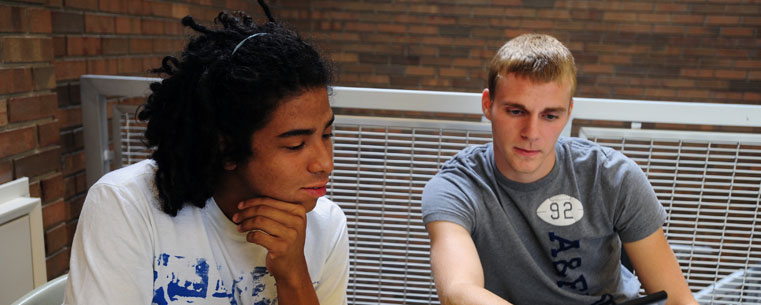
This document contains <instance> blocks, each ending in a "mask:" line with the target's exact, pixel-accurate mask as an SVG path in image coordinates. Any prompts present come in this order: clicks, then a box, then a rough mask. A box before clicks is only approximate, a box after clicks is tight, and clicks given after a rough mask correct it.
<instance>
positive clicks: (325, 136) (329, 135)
mask: <svg viewBox="0 0 761 305" xmlns="http://www.w3.org/2000/svg"><path fill="white" fill-rule="evenodd" d="M332 137H333V133H332V132H331V133H326V134H323V135H322V138H323V139H330V138H332Z"/></svg>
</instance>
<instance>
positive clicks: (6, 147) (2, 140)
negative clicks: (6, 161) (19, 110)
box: [0, 126, 37, 158]
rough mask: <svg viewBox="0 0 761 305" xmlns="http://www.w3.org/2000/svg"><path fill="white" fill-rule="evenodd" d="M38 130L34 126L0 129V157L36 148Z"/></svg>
mask: <svg viewBox="0 0 761 305" xmlns="http://www.w3.org/2000/svg"><path fill="white" fill-rule="evenodd" d="M36 131H37V130H36V129H35V128H34V127H33V126H32V127H22V128H17V129H11V130H3V131H0V158H3V157H6V156H10V155H15V154H18V153H21V152H25V151H29V150H32V149H34V147H36V146H37V134H36Z"/></svg>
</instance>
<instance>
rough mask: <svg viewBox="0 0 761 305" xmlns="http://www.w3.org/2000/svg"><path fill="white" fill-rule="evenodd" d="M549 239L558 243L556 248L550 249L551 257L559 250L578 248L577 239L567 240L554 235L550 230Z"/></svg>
mask: <svg viewBox="0 0 761 305" xmlns="http://www.w3.org/2000/svg"><path fill="white" fill-rule="evenodd" d="M550 241H557V242H558V243H559V248H558V249H552V250H551V251H552V253H551V254H552V257H557V256H558V253H560V252H563V251H567V250H570V249H578V248H579V241H578V240H567V239H565V238H562V237H560V236H557V235H555V232H550Z"/></svg>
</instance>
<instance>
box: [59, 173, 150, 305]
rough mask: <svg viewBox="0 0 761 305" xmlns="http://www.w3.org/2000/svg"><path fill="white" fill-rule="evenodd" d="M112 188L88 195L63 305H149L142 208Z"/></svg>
mask: <svg viewBox="0 0 761 305" xmlns="http://www.w3.org/2000/svg"><path fill="white" fill-rule="evenodd" d="M137 197H139V196H134V194H130V193H129V192H127V191H125V190H123V189H121V188H119V187H117V186H113V185H106V184H96V185H94V186H93V187H92V188H91V189H90V191H89V192H88V194H87V197H86V199H85V202H84V206H83V208H82V212H81V214H80V216H79V222H78V224H77V231H76V233H75V235H74V241H73V244H72V250H71V262H70V272H69V279H68V281H67V287H66V292H65V300H64V304H150V303H151V298H152V295H153V291H152V287H153V286H152V285H153V272H152V270H153V265H152V263H153V255H152V253H153V251H152V242H151V238H150V233H149V225H148V216H147V211H145V210H144V209H143V210H141V207H142V208H145V205H142V206H141V205H140V204H136V203H137V200H138V199H137Z"/></svg>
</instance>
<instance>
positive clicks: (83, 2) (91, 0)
mask: <svg viewBox="0 0 761 305" xmlns="http://www.w3.org/2000/svg"><path fill="white" fill-rule="evenodd" d="M64 5H65V6H67V7H72V8H81V9H87V10H97V9H98V0H66V1H64Z"/></svg>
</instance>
